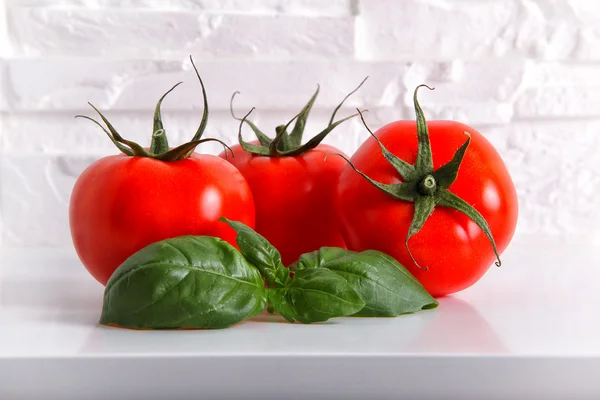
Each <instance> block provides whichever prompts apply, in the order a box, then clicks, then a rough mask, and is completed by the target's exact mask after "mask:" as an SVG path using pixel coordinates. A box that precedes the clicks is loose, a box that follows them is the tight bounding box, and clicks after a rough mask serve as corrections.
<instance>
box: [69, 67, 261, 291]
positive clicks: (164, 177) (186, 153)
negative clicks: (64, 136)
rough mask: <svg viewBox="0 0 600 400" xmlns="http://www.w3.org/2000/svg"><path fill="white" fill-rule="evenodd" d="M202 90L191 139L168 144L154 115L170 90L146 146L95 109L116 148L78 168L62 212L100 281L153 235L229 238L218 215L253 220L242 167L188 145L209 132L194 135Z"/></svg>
mask: <svg viewBox="0 0 600 400" xmlns="http://www.w3.org/2000/svg"><path fill="white" fill-rule="evenodd" d="M192 64H193V62H192ZM195 68H196V67H195V66H194V69H195ZM196 73H197V71H196ZM198 79H200V76H199V75H198ZM200 83H201V84H202V80H200ZM176 86H177V85H176ZM171 90H173V89H171ZM202 91H203V94H204V106H205V108H204V110H205V111H204V116H203V118H202V123H201V124H200V127H199V128H198V131H197V132H196V135H195V136H194V138H193V140H192V141H191V142H189V143H186V144H183V145H181V146H179V147H177V148H174V149H171V148H170V147H169V146H168V143H167V137H166V134H165V132H164V129H163V126H162V121H161V116H160V105H161V102H162V100H163V98H164V97H165V96H166V94H168V93H169V92H170V90H169V92H167V93H165V95H163V97H161V99H160V100H159V102H158V104H157V106H156V111H155V116H154V133H153V135H152V144H151V146H150V149H149V150H148V149H144V148H142V147H141V146H139V145H138V144H137V143H135V142H131V141H128V140H125V139H123V137H121V136H120V135H119V133H118V132H117V131H116V130H115V129H114V128H113V127H112V125H111V124H110V123H109V122H108V121H107V120H106V118H104V116H103V115H102V114H101V113H100V112H99V111H98V113H99V114H100V117H101V118H102V120H103V121H104V122H105V124H106V125H107V127H108V131H106V130H105V132H106V134H107V135H108V136H109V138H110V139H111V140H112V141H113V143H114V144H115V145H116V146H117V147H118V148H119V149H120V150H121V151H122V152H123V153H124V154H120V155H113V156H108V157H104V158H102V159H100V160H98V161H96V162H95V163H93V164H92V165H90V166H89V167H88V168H87V169H86V170H85V171H84V172H83V173H82V174H81V176H79V178H78V179H77V182H76V183H75V186H74V188H73V192H72V194H71V200H70V209H69V220H70V227H71V235H72V238H73V244H74V246H75V249H76V251H77V254H78V255H79V258H80V259H81V261H82V263H83V264H84V266H85V267H86V268H87V270H88V271H89V272H90V273H91V274H92V276H93V277H94V278H96V279H97V280H98V281H99V282H100V283H102V284H103V285H105V284H106V282H107V281H108V279H109V278H110V276H111V275H112V273H113V272H114V271H115V269H116V268H117V267H118V266H119V265H120V264H121V263H122V262H123V261H125V259H127V258H128V257H129V256H131V255H132V254H133V253H135V252H137V251H138V250H140V249H142V248H143V247H146V246H147V245H149V244H151V243H153V242H156V241H159V240H163V239H167V238H172V237H176V236H183V235H209V236H217V237H220V238H222V239H224V240H226V241H228V242H229V243H231V244H233V245H234V246H235V232H233V231H232V230H231V229H229V227H228V226H227V224H224V223H221V222H219V218H220V217H222V216H225V217H227V218H229V219H232V220H238V221H242V222H244V223H245V224H248V225H250V226H254V212H255V211H254V201H253V198H252V192H251V191H250V187H249V186H248V183H247V182H246V180H245V179H244V177H243V176H242V174H240V172H239V171H238V170H236V169H235V167H233V166H232V165H231V164H229V163H228V162H226V161H225V160H223V159H222V158H219V157H216V156H211V155H199V154H196V153H194V152H193V151H194V149H195V147H196V146H197V145H198V144H199V143H202V142H204V141H207V140H212V139H201V136H202V133H203V131H204V128H205V126H206V119H207V115H208V108H207V107H206V94H205V92H204V85H202ZM92 107H93V106H92ZM94 109H95V108H94ZM96 111H97V110H96ZM84 118H87V119H91V118H88V117H84ZM92 121H94V120H92ZM94 122H95V123H96V124H98V125H100V124H99V123H98V122H96V121H94ZM102 129H104V128H102Z"/></svg>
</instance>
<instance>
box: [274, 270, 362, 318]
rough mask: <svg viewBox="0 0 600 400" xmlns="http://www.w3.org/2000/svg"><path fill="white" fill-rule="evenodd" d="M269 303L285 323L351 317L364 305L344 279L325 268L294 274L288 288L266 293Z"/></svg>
mask: <svg viewBox="0 0 600 400" xmlns="http://www.w3.org/2000/svg"><path fill="white" fill-rule="evenodd" d="M269 301H270V303H271V306H272V307H273V309H274V310H275V312H277V313H278V314H280V315H282V316H283V317H284V318H285V319H287V320H288V321H290V322H294V320H296V321H299V322H302V323H305V324H310V323H311V322H320V321H327V320H328V319H329V318H334V317H344V316H347V315H352V314H355V313H357V312H359V311H360V310H362V309H363V307H364V306H365V303H364V302H363V301H362V300H361V298H360V297H359V295H358V294H357V293H356V292H355V291H354V290H353V289H352V287H350V285H349V284H348V282H346V279H344V278H343V277H341V276H340V275H338V274H336V273H335V272H333V271H330V270H328V269H325V268H307V269H302V270H299V271H297V272H296V273H295V274H294V278H293V279H292V280H291V282H289V283H288V285H287V286H285V287H283V288H276V289H271V290H270V291H269Z"/></svg>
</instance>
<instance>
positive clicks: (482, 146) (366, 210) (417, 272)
mask: <svg viewBox="0 0 600 400" xmlns="http://www.w3.org/2000/svg"><path fill="white" fill-rule="evenodd" d="M427 126H428V128H429V136H430V140H431V148H432V154H433V161H434V168H436V169H437V168H439V167H440V166H442V165H443V164H445V163H447V162H448V161H450V160H451V159H452V156H453V154H454V152H455V151H456V150H457V149H458V148H459V147H460V146H461V145H462V144H463V143H464V141H465V134H464V132H468V133H469V134H470V135H471V144H470V146H469V148H468V150H467V152H466V154H465V156H464V159H463V162H462V164H461V167H460V169H459V173H458V177H457V179H456V181H455V182H454V183H453V184H452V185H451V186H450V188H449V190H450V191H451V192H452V193H454V194H456V195H458V196H459V197H461V198H462V199H463V200H465V201H466V202H467V203H469V204H471V205H472V206H473V207H474V208H475V209H476V210H477V211H479V213H481V215H482V216H483V217H484V218H485V219H486V221H487V223H488V225H489V227H490V229H491V232H492V235H493V237H494V240H495V242H496V245H497V248H498V251H499V252H500V253H501V252H502V251H503V250H504V249H505V248H506V247H507V245H508V243H509V242H510V240H511V238H512V236H513V234H514V231H515V228H516V222H517V216H518V201H517V193H516V189H515V186H514V184H513V182H512V179H511V177H510V175H509V173H508V170H507V169H506V166H505V164H504V162H503V161H502V159H501V157H500V155H499V154H498V153H497V152H496V150H495V149H494V147H493V146H492V145H491V144H490V143H489V142H488V141H487V139H485V138H484V137H483V136H482V135H481V134H480V133H479V132H477V131H476V130H474V129H473V128H471V127H469V126H467V125H464V124H461V123H457V122H453V121H431V122H427ZM416 131H417V128H416V123H415V122H413V121H397V122H393V123H390V124H387V125H385V126H383V127H381V128H380V129H379V130H378V131H377V132H375V135H376V136H377V137H378V138H379V139H380V140H381V142H382V143H383V145H384V146H385V147H386V148H387V149H388V150H389V151H391V152H392V153H393V154H395V155H396V156H398V157H400V158H401V159H403V160H404V161H406V162H408V163H411V164H412V163H414V162H415V160H416V155H417V135H416ZM351 161H352V162H353V164H354V165H355V166H356V168H358V169H359V170H360V171H362V172H364V173H365V174H366V175H367V176H369V177H370V178H372V179H374V180H376V181H378V182H383V183H390V184H394V183H400V182H402V179H401V177H400V176H399V174H398V172H397V171H396V170H395V169H394V168H393V167H392V166H391V165H390V164H389V163H388V162H387V161H386V160H385V158H384V157H383V155H382V153H381V150H380V148H379V146H378V144H377V142H376V141H375V139H374V138H372V137H370V138H369V139H367V140H366V141H365V142H364V143H363V144H362V145H361V147H360V148H359V149H358V151H357V152H356V153H355V154H354V155H353V156H352V158H351ZM337 204H338V207H337V209H338V214H339V219H340V226H341V229H342V233H343V236H344V238H345V241H346V244H347V246H348V248H349V249H350V250H355V251H364V250H368V249H374V250H379V251H382V252H384V253H387V254H389V255H391V256H393V257H394V258H396V259H397V260H398V261H399V262H400V263H401V264H403V265H404V266H405V267H406V268H408V269H409V271H410V272H411V273H412V274H413V275H414V276H415V277H416V278H417V279H418V280H419V281H420V282H421V283H422V284H423V286H424V287H425V288H426V289H427V290H428V291H429V292H430V293H431V294H432V295H433V296H435V297H440V296H444V295H447V294H451V293H455V292H458V291H460V290H463V289H465V288H467V287H469V286H471V285H472V284H473V283H475V282H476V281H477V280H479V279H480V278H481V277H482V276H483V274H484V273H485V272H486V271H487V270H488V269H489V267H490V265H491V264H492V263H493V262H494V260H495V255H494V252H493V250H492V246H491V244H490V242H489V239H488V238H487V237H486V235H485V233H484V232H483V231H482V230H481V229H480V228H479V227H478V226H477V224H476V223H475V222H473V221H472V220H471V219H469V218H468V217H467V216H466V215H464V214H462V213H461V212H459V211H456V210H453V209H450V208H445V207H440V206H438V207H436V208H435V210H434V211H433V213H432V215H431V216H430V217H429V219H428V220H427V221H426V222H425V225H424V226H423V228H422V229H421V231H420V232H419V233H418V234H416V235H415V236H413V237H411V239H410V241H409V247H410V249H411V252H412V254H413V256H414V257H415V259H416V260H417V262H418V263H419V264H420V265H421V266H423V267H427V268H428V269H427V270H425V271H424V270H421V269H419V268H418V267H417V266H416V265H415V263H414V262H413V261H412V259H411V258H410V255H409V253H408V251H407V250H406V247H405V238H406V236H407V233H408V229H409V227H410V224H411V221H412V218H413V214H414V205H413V203H411V202H406V201H401V200H397V199H394V198H393V197H392V196H390V195H388V194H386V193H384V192H382V191H380V190H379V189H377V188H375V187H373V186H372V185H371V184H369V183H368V182H367V181H366V180H365V179H364V178H362V177H361V176H359V175H358V174H357V173H356V172H355V171H353V170H352V169H351V168H350V167H349V166H347V167H345V168H344V170H343V171H342V173H341V175H340V178H339V184H338V187H337Z"/></svg>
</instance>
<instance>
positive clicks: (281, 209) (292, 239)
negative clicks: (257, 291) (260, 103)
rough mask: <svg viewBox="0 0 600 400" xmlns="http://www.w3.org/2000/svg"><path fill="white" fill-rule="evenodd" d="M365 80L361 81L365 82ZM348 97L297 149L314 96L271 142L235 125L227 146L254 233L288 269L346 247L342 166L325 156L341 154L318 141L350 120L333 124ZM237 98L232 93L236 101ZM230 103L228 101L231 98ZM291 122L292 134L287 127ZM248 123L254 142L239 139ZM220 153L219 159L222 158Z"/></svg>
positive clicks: (340, 161)
mask: <svg viewBox="0 0 600 400" xmlns="http://www.w3.org/2000/svg"><path fill="white" fill-rule="evenodd" d="M365 80H366V78H365ZM365 80H363V81H362V82H361V83H360V85H358V87H357V88H356V89H354V90H353V91H352V92H350V94H348V95H347V96H346V97H345V98H344V99H343V100H342V102H341V103H340V104H339V105H338V106H337V107H336V108H335V110H334V111H333V114H332V115H331V118H330V120H329V124H328V125H327V126H326V127H325V129H324V130H323V131H321V132H320V133H318V134H317V135H315V136H314V137H312V138H311V139H310V140H308V141H307V142H306V143H304V144H302V136H303V134H304V128H305V126H306V120H307V118H308V116H309V113H310V110H311V108H312V106H313V104H314V102H315V99H316V98H317V95H318V94H319V88H317V90H316V92H315V93H314V94H313V96H312V97H311V99H310V100H309V101H308V103H307V104H306V105H305V106H304V108H303V109H302V111H300V113H299V114H298V115H296V116H295V117H294V118H292V120H291V121H289V122H288V123H287V124H286V125H280V126H278V127H277V128H276V129H275V131H276V136H275V138H273V139H271V138H269V137H268V136H267V135H265V134H264V133H263V132H261V131H260V130H259V129H258V127H257V126H256V125H254V124H253V123H252V122H250V121H247V120H246V118H247V117H248V115H250V113H251V112H252V110H250V112H249V113H248V114H246V116H245V117H244V118H237V117H235V115H234V114H233V107H232V110H231V113H232V115H233V116H234V117H235V118H236V119H238V120H240V131H239V136H238V138H239V145H236V146H234V147H232V150H233V153H234V154H235V157H230V158H229V159H228V160H229V162H230V163H232V164H233V165H235V166H236V167H237V169H238V170H239V171H240V172H241V173H242V175H244V177H245V178H246V180H247V181H248V184H249V185H250V188H251V189H252V193H253V195H254V203H255V207H256V231H257V232H258V233H259V234H261V235H262V236H264V237H265V238H266V239H267V240H268V241H270V242H271V243H272V244H273V245H274V246H275V248H277V249H278V250H279V252H280V253H281V259H282V261H283V263H284V265H290V264H292V263H293V262H295V261H297V260H298V258H300V255H302V254H304V253H308V252H311V251H314V250H318V249H320V248H321V247H325V246H333V247H343V248H346V246H345V244H344V239H343V238H342V234H341V232H340V228H339V226H338V223H337V213H336V206H335V187H336V182H337V178H338V176H339V174H340V172H341V171H342V169H343V168H344V166H345V162H344V160H343V159H341V158H336V157H331V158H328V159H327V160H326V161H325V158H326V156H327V155H329V154H330V153H340V154H341V152H340V150H338V149H336V148H335V147H332V146H328V145H325V144H321V141H322V140H323V139H324V138H325V137H326V136H327V135H328V134H329V133H330V132H331V131H332V130H333V129H335V127H337V126H338V125H339V124H341V123H343V122H344V121H346V120H348V119H350V118H352V117H353V115H351V116H349V117H346V118H342V119H340V120H338V121H335V116H336V113H337V112H338V110H339V109H340V107H341V106H342V105H343V104H344V101H346V99H347V98H348V97H349V96H350V95H351V94H353V93H354V92H356V91H357V90H358V89H359V88H360V87H361V86H362V84H363V83H364V82H365ZM235 94H236V93H234V96H235ZM231 100H232V102H233V97H232V98H231ZM294 121H296V122H295V125H294V127H293V128H292V130H291V132H289V133H288V127H290V125H291V124H292V122H294ZM244 123H247V124H248V125H249V126H250V127H251V128H252V130H253V132H254V133H255V134H256V136H257V138H258V140H257V141H254V142H250V143H247V142H245V141H244V140H243V138H242V134H241V133H242V126H243V125H244ZM224 156H225V153H222V154H221V157H224Z"/></svg>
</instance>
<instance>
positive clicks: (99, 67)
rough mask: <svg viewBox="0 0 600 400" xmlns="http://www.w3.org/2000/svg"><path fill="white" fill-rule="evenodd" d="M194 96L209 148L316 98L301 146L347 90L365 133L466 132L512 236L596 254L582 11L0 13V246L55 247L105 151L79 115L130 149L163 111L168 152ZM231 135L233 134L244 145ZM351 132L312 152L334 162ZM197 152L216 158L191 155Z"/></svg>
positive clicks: (594, 87)
mask: <svg viewBox="0 0 600 400" xmlns="http://www.w3.org/2000/svg"><path fill="white" fill-rule="evenodd" d="M189 54H192V55H193V56H194V59H195V60H196V62H197V65H198V67H199V69H200V71H201V73H202V75H203V77H204V79H205V81H206V85H207V89H208V96H209V101H210V105H211V117H210V122H209V131H210V132H209V133H210V135H211V136H214V137H217V138H221V139H224V140H226V141H227V142H229V143H233V142H235V140H236V139H235V137H236V131H237V123H236V122H235V121H234V120H233V119H232V118H231V117H230V115H229V112H228V105H229V98H230V96H231V93H232V92H233V91H234V90H240V91H241V92H242V94H241V95H240V96H239V97H238V98H237V100H236V109H238V110H239V112H242V111H244V110H247V109H248V108H249V107H251V106H256V107H257V111H256V112H255V114H254V120H255V121H256V122H257V123H259V124H260V125H261V126H264V127H267V129H271V130H272V129H273V128H274V126H276V125H277V124H279V123H281V122H283V121H286V120H287V119H289V118H290V117H292V116H293V115H294V114H295V113H296V112H297V111H298V109H299V108H300V107H301V106H302V105H303V104H304V102H305V101H306V100H307V99H308V98H309V97H310V95H311V94H312V92H313V91H314V89H315V87H316V84H317V83H320V84H321V88H322V90H321V95H320V97H319V99H318V100H317V104H316V105H315V109H314V112H313V115H312V116H311V120H310V122H309V127H308V128H309V130H312V131H316V130H317V129H318V128H319V127H322V126H324V125H325V123H326V121H327V120H328V118H329V113H330V111H331V109H332V108H333V106H335V104H337V102H339V100H340V99H341V98H342V97H343V96H344V95H345V93H347V92H348V91H349V90H351V89H352V88H354V87H355V86H356V85H357V84H358V83H359V82H360V81H361V80H362V79H363V78H364V77H365V76H367V75H369V76H370V79H369V80H368V81H367V83H366V84H365V86H364V87H363V88H362V89H361V90H360V92H358V93H357V94H356V95H355V96H354V97H353V98H352V99H351V100H350V101H349V102H348V104H347V107H345V108H344V110H343V113H345V114H347V113H351V112H352V110H353V108H354V107H368V108H369V110H370V112H369V113H368V115H367V118H368V121H369V123H370V125H371V127H372V128H377V127H379V126H381V125H382V124H383V123H386V122H389V121H392V120H396V119H400V118H410V119H412V118H413V117H414V114H413V110H412V104H411V101H412V100H411V95H412V91H413V89H414V87H415V86H416V85H417V84H420V83H428V84H431V85H434V86H436V90H435V91H434V92H422V105H423V108H424V110H425V112H426V115H427V117H428V118H429V119H434V118H451V119H456V120H459V121H461V122H465V123H468V124H471V125H473V126H474V127H476V128H477V129H479V130H480V131H481V132H482V133H484V134H485V135H486V136H487V137H488V138H489V139H490V140H491V141H492V142H493V143H494V145H496V146H497V148H498V150H499V151H500V152H501V154H502V156H503V157H504V159H505V160H506V162H507V164H508V166H509V168H510V170H511V173H512V175H513V177H514V180H515V183H516V184H517V188H518V192H519V196H520V205H521V218H520V222H519V233H520V234H552V235H567V234H568V235H573V234H584V235H588V236H592V235H593V236H598V237H600V230H599V229H598V228H596V226H598V225H600V211H599V207H597V206H596V204H597V203H598V199H597V194H598V193H600V138H599V134H598V133H599V132H600V106H599V104H600V5H598V4H597V2H595V1H589V0H554V1H551V0H333V1H332V0H298V1H293V0H225V1H221V0H166V1H159V0H126V1H118V0H56V1H51V0H0V243H1V245H2V246H39V245H44V246H70V238H69V232H68V223H67V206H68V198H69V194H70V191H71V188H72V185H73V183H74V182H75V179H76V178H77V176H78V174H79V173H80V172H81V171H82V170H83V169H84V168H85V166H87V165H88V164H89V163H90V162H92V161H93V160H95V159H96V158H98V157H100V156H102V155H105V154H111V153H113V152H114V149H113V147H112V144H111V143H110V142H109V141H108V140H107V139H106V137H105V136H104V134H103V133H102V132H101V131H100V130H99V129H98V128H97V127H95V126H94V125H92V124H91V123H89V122H88V121H84V120H74V119H73V116H74V115H75V114H77V113H81V112H87V113H89V112H90V110H89V109H88V107H87V101H91V102H93V103H94V104H95V105H96V106H98V107H100V108H101V109H103V110H107V112H106V113H107V115H108V116H109V117H110V119H111V120H112V121H113V122H114V125H115V126H117V127H118V128H119V130H120V131H121V132H122V133H125V134H126V135H127V136H129V137H131V138H133V139H136V140H140V141H142V142H144V144H147V143H148V137H149V134H150V130H151V116H152V109H153V107H154V103H155V101H156V100H157V99H158V97H159V96H160V95H161V94H162V93H163V92H164V91H165V90H167V89H168V88H170V87H171V86H172V85H173V84H174V83H176V82H177V81H179V80H183V81H184V85H182V86H180V87H179V88H178V89H177V90H176V91H175V92H174V93H173V94H172V95H171V96H170V97H169V98H168V99H167V100H166V101H165V104H164V110H165V113H164V114H165V124H166V127H167V129H168V131H169V134H170V137H171V140H172V142H174V143H177V142H182V141H183V140H185V139H186V138H189V137H190V136H191V135H192V133H193V132H194V131H195V129H196V127H197V124H198V122H199V119H200V116H201V97H200V91H199V85H198V82H197V81H196V79H195V76H194V74H193V70H192V69H191V65H190V64H189V60H188V59H187V57H188V55H189ZM248 134H249V133H248ZM366 137H367V133H366V131H365V130H364V129H363V128H362V126H361V124H360V123H359V121H358V120H353V121H350V122H348V123H346V124H345V125H343V126H342V127H340V128H338V129H337V130H336V131H334V133H333V134H332V135H331V136H330V137H329V138H328V141H329V143H332V144H334V145H337V146H339V147H340V148H341V149H342V150H344V151H345V152H347V153H352V152H353V151H354V150H355V149H356V148H357V147H358V145H359V144H360V143H361V141H362V140H364V139H365V138H366ZM202 150H203V151H206V152H209V153H216V152H218V151H220V148H219V147H218V146H217V145H215V144H210V143H209V144H206V145H205V146H203V147H202Z"/></svg>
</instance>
